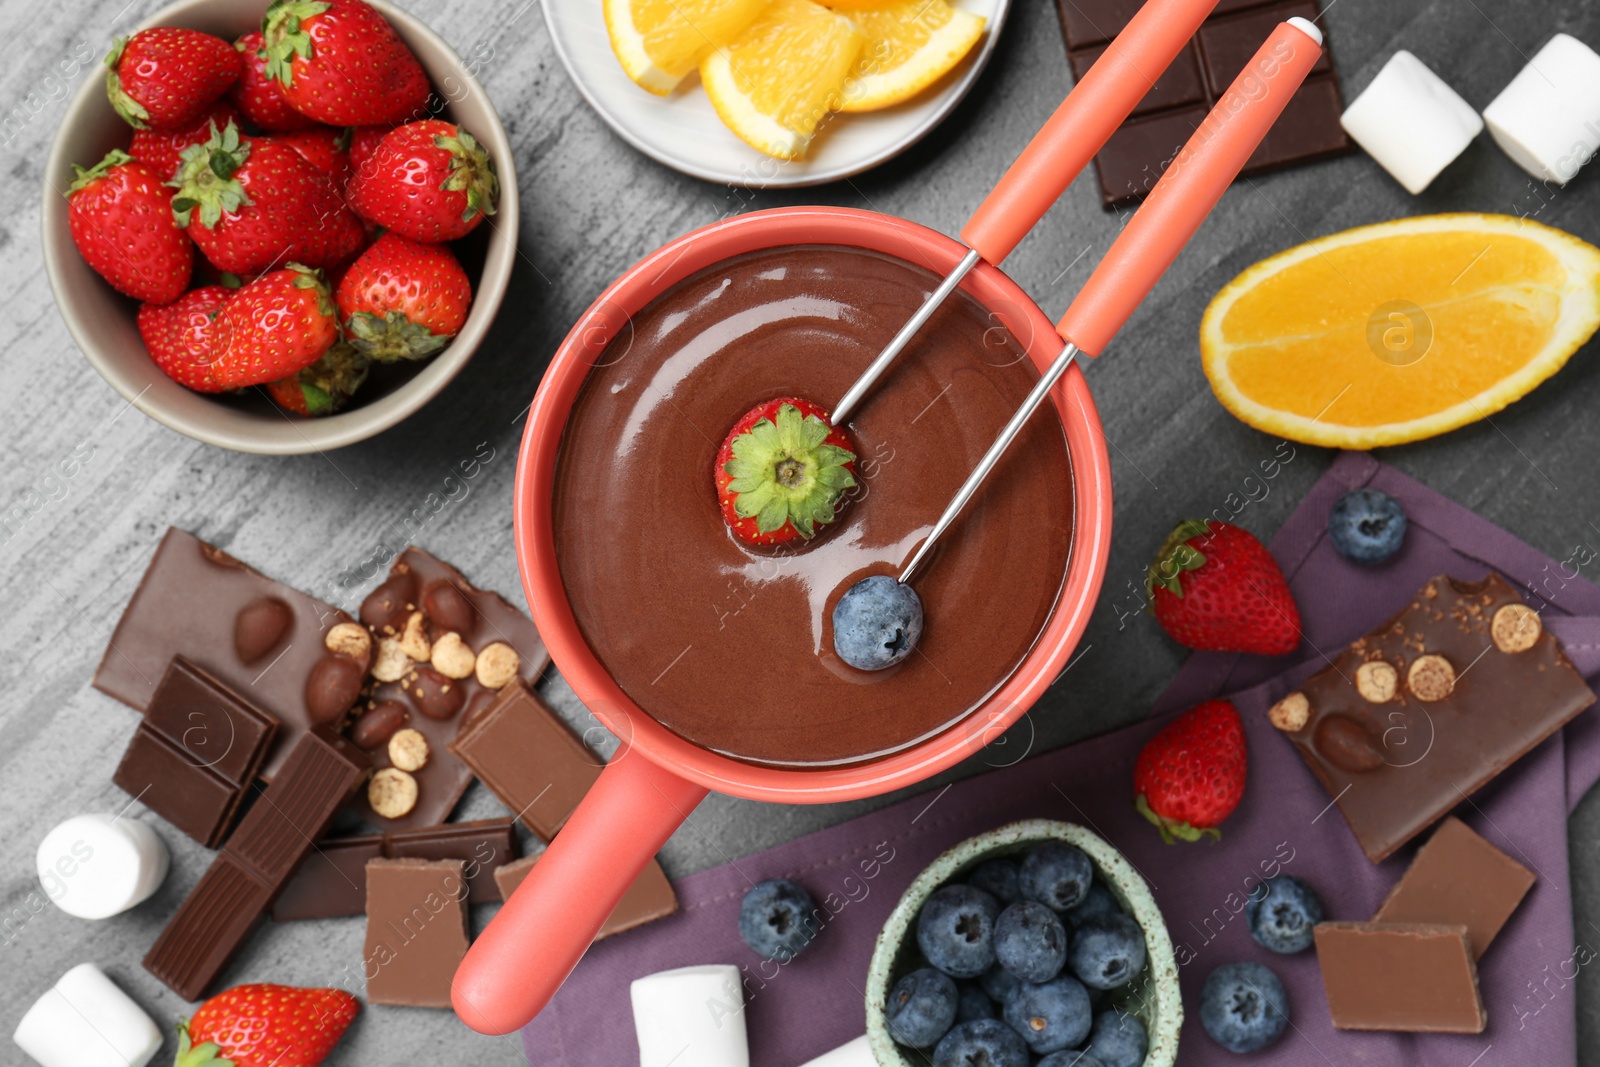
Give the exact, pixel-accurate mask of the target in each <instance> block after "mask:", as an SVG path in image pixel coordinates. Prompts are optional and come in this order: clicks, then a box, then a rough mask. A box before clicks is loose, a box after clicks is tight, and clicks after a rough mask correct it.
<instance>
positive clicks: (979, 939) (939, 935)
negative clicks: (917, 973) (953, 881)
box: [917, 885, 1000, 978]
mask: <svg viewBox="0 0 1600 1067" xmlns="http://www.w3.org/2000/svg"><path fill="white" fill-rule="evenodd" d="M999 914H1000V902H999V901H997V900H995V899H994V897H991V896H990V895H989V894H988V893H985V892H984V891H983V890H981V889H974V888H972V887H971V886H969V885H947V886H945V887H944V888H943V889H939V890H936V891H935V892H934V894H933V895H932V896H930V897H929V898H928V902H927V903H926V904H924V905H922V913H921V914H920V915H918V916H917V947H918V948H920V949H922V954H923V955H924V956H925V957H927V960H928V962H929V963H931V964H933V965H934V966H935V967H937V968H939V969H940V970H941V971H943V972H944V973H945V974H948V975H950V976H951V977H952V978H976V977H977V976H978V975H980V974H982V973H983V972H984V971H986V970H988V969H989V967H990V965H991V964H993V963H994V921H995V919H996V918H997V917H998V916H999Z"/></svg>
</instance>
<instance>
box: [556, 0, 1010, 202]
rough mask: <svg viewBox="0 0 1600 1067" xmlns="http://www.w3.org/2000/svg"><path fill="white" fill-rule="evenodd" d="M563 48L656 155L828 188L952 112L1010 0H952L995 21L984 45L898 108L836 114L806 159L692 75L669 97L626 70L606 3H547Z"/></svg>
mask: <svg viewBox="0 0 1600 1067" xmlns="http://www.w3.org/2000/svg"><path fill="white" fill-rule="evenodd" d="M541 6H542V7H543V8H544V18H545V23H546V24H547V25H548V26H549V27H550V37H551V39H552V40H553V41H554V42H555V46H556V54H557V55H559V56H560V57H561V61H562V62H563V63H565V64H566V67H567V73H569V74H571V75H572V80H573V82H574V83H576V84H577V86H578V91H579V92H581V93H582V94H583V96H584V99H586V100H588V101H589V103H590V105H591V106H593V107H594V109H595V110H596V111H598V112H599V113H600V117H601V118H603V119H605V120H606V122H607V124H609V125H610V126H611V128H612V129H613V130H615V131H617V134H618V135H619V136H620V137H622V139H623V140H625V141H627V142H628V143H629V144H631V145H633V147H635V148H637V149H638V150H639V151H641V152H643V153H644V154H645V155H647V156H649V157H651V158H652V159H655V160H658V161H659V162H661V163H665V164H666V165H667V166H669V167H672V168H673V169H675V170H681V171H683V172H684V173H685V174H692V175H694V176H695V177H696V178H704V179H705V180H706V181H711V182H721V183H726V184H729V185H749V186H756V187H759V188H772V187H776V186H799V185H819V184H821V183H823V182H830V181H835V180H837V179H839V178H847V177H849V176H850V175H852V174H859V173H861V172H862V171H864V170H866V169H867V168H868V167H875V166H877V165H878V164H879V163H882V162H883V161H884V160H886V159H889V158H891V157H892V156H895V155H897V154H899V153H900V152H903V151H905V150H906V149H907V148H909V147H911V145H913V144H915V143H916V142H917V141H918V140H919V139H920V138H922V137H923V136H924V135H925V134H926V133H927V132H928V131H929V130H931V129H933V128H934V127H935V126H937V125H938V124H939V121H940V120H941V119H943V118H944V117H945V116H946V115H948V114H949V113H950V112H951V110H952V109H954V108H955V106H956V104H957V103H959V102H960V101H961V98H962V97H963V96H965V95H966V94H967V90H968V89H970V88H972V83H973V82H974V81H976V80H977V78H978V75H979V74H980V73H982V71H983V67H984V64H986V63H987V62H988V61H989V55H990V53H991V52H993V51H994V45H995V41H997V40H998V39H999V36H1000V30H1001V28H1002V26H1003V25H1004V23H1005V18H1006V12H1007V10H1008V9H1009V8H1010V6H1011V0H951V6H952V7H958V8H962V9H963V10H966V11H970V12H972V13H973V14H975V15H982V16H983V17H984V18H986V19H988V25H987V26H985V27H984V32H983V38H982V40H980V41H979V42H978V45H977V47H976V48H974V49H973V50H972V51H971V52H968V53H967V55H966V56H965V57H964V58H963V59H962V61H961V62H960V63H959V64H957V66H956V68H955V69H954V70H952V71H951V72H950V73H948V74H946V75H945V76H944V77H943V78H942V79H940V81H939V82H938V83H937V84H936V85H933V86H931V87H930V88H928V89H926V90H925V91H923V93H922V94H921V95H919V96H917V97H916V99H914V100H910V101H907V102H906V103H904V104H901V105H899V106H898V107H892V108H886V109H884V110H883V111H873V112H867V113H865V114H859V115H845V114H838V115H832V116H830V117H829V118H828V120H827V122H826V123H825V124H824V126H823V129H822V131H821V132H819V133H818V134H817V137H816V140H815V141H813V142H812V144H811V149H810V151H809V152H808V153H807V157H806V158H805V159H803V160H796V161H793V162H783V161H781V160H776V159H772V158H770V157H768V156H765V155H762V154H761V153H760V152H757V151H756V150H755V149H754V148H751V147H750V146H749V145H747V144H745V143H744V142H743V141H741V140H739V138H737V137H735V136H734V135H733V133H732V132H731V131H729V130H728V128H727V127H726V126H724V125H723V124H722V122H721V120H719V119H718V118H717V113H716V112H715V111H714V110H713V109H712V107H711V101H710V100H708V99H707V98H706V94H705V90H704V89H702V88H701V87H700V77H699V75H697V74H690V75H689V76H688V77H687V78H685V79H684V81H683V84H682V85H680V86H679V87H678V88H677V90H676V91H675V92H673V93H672V95H670V96H665V97H661V96H655V95H653V94H651V93H647V92H645V91H644V90H643V89H641V88H639V87H638V86H637V85H635V84H633V82H631V81H629V80H628V76H627V75H626V74H624V73H623V72H622V67H621V65H620V64H619V63H618V62H617V57H616V56H615V55H613V54H612V51H611V41H610V39H609V38H608V37H607V36H606V20H605V15H604V13H603V10H602V6H601V0H545V3H544V4H543V5H541Z"/></svg>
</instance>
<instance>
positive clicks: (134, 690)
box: [94, 528, 365, 780]
mask: <svg viewBox="0 0 1600 1067" xmlns="http://www.w3.org/2000/svg"><path fill="white" fill-rule="evenodd" d="M352 621H353V620H352V619H351V618H350V616H348V615H346V614H345V613H344V612H342V611H339V610H338V609H336V608H334V607H332V606H331V605H329V604H325V603H323V602H322V601H320V600H316V599H314V598H312V597H309V596H306V595H305V594H304V593H301V592H299V591H298V590H295V589H291V588H289V587H288V586H286V585H284V584H282V583H281V582H275V581H273V580H272V579H271V578H268V577H266V576H264V575H262V574H259V573H257V572H256V571H254V570H251V569H250V568H249V567H247V566H245V565H244V564H243V563H240V562H239V561H238V560H236V559H234V558H233V557H232V556H230V555H228V554H227V553H226V552H223V551H222V550H221V549H219V548H215V547H213V546H211V545H208V544H206V543H205V542H203V541H200V540H198V539H196V538H195V537H193V536H191V535H189V534H187V533H184V532H183V531H182V530H179V529H176V528H173V529H169V530H168V531H167V534H166V536H165V537H164V538H162V540H161V544H160V546H159V547H158V548H157V549H156V552H155V556H154V557H153V558H152V559H151V560H150V565H149V567H147V568H146V569H145V573H144V577H143V578H142V579H141V580H140V582H139V588H138V589H136V590H135V591H134V594H133V597H132V599H131V600H129V601H128V606H127V608H126V609H125V610H124V611H123V613H122V618H121V620H120V621H119V622H118V623H117V628H116V631H115V632H114V633H113V634H112V635H111V641H110V643H109V645H108V646H107V648H106V653H105V656H104V657H103V658H102V659H101V661H100V666H99V668H98V669H97V670H96V671H95V676H94V684H95V687H96V688H97V689H99V690H101V691H102V692H104V693H107V694H109V695H111V696H113V697H116V698H117V699H118V700H120V701H122V702H123V703H124V704H127V705H128V706H129V707H132V708H134V709H135V710H137V711H147V710H148V709H149V707H150V703H151V700H152V699H153V698H154V696H155V691H156V685H157V683H158V682H159V681H160V680H161V678H162V676H163V674H164V673H165V672H166V670H167V664H168V663H170V662H171V661H172V660H173V658H174V657H176V656H183V657H184V658H185V659H187V660H189V661H190V662H191V663H193V664H194V665H195V666H197V667H199V668H200V669H201V670H203V671H205V672H206V673H207V674H209V675H211V676H212V677H213V678H215V679H216V680H217V681H219V682H220V683H221V684H222V685H223V686H226V687H227V688H228V689H230V690H232V691H233V692H234V693H236V694H242V695H244V696H246V697H248V699H249V702H250V703H251V704H252V705H254V706H255V707H256V708H258V709H260V710H261V711H262V712H265V713H266V714H267V715H269V716H271V717H272V718H274V719H276V720H277V722H278V735H277V739H276V740H275V741H274V742H273V743H272V745H271V746H270V749H269V751H268V753H267V757H266V762H265V764H264V765H263V767H262V769H261V772H260V773H261V777H263V778H266V779H268V780H270V779H271V778H272V777H273V776H274V775H276V774H277V772H278V770H279V768H280V767H282V766H283V762H284V760H285V759H286V758H287V756H288V753H289V750H290V748H292V747H293V745H294V743H295V742H296V741H297V740H298V739H299V738H300V737H301V736H302V735H304V734H305V732H306V731H307V730H309V729H310V728H311V727H312V726H315V725H319V724H320V725H328V726H334V725H336V724H337V722H338V720H339V719H340V718H341V717H342V716H343V714H344V712H345V711H346V710H348V708H349V707H350V705H351V704H353V703H354V702H355V700H356V698H357V697H358V696H359V694H360V683H361V676H362V673H363V671H364V669H365V663H364V662H357V661H355V660H354V659H352V657H350V656H346V655H341V654H338V653H335V652H333V651H331V650H330V649H328V648H327V647H326V645H325V643H324V642H325V640H326V639H327V635H328V631H329V630H331V629H332V628H333V627H334V626H336V625H338V624H339V623H349V622H352ZM335 683H342V685H341V684H335ZM313 686H316V687H317V693H316V701H315V704H316V706H317V707H318V708H319V710H320V712H321V714H318V715H314V714H313V713H312V711H311V710H310V708H311V707H312V706H313V705H312V703H311V702H308V690H309V689H310V688H311V687H313ZM341 700H342V701H343V707H331V706H330V704H329V702H330V701H331V702H332V704H333V705H337V704H338V703H339V702H340V701H341Z"/></svg>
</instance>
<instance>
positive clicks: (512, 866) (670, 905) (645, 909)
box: [494, 853, 678, 941]
mask: <svg viewBox="0 0 1600 1067" xmlns="http://www.w3.org/2000/svg"><path fill="white" fill-rule="evenodd" d="M540 855H541V853H535V854H534V855H532V856H524V857H522V858H521V859H520V860H517V861H516V862H515V863H508V864H506V865H505V866H504V867H501V868H500V869H499V870H497V871H495V872H494V880H495V881H496V882H498V883H499V884H500V896H501V897H502V898H509V897H510V896H511V894H512V893H514V892H516V889H517V886H519V885H521V884H522V880H523V879H524V878H526V877H528V872H530V871H532V870H533V865H534V864H535V863H537V862H538V861H539V856H540ZM677 910H678V895H677V894H676V893H674V892H673V891H672V883H671V882H669V881H667V873H666V872H665V871H663V870H662V869H661V864H659V863H657V862H656V861H655V860H654V859H652V860H651V861H650V862H649V863H647V864H645V867H644V870H642V871H640V872H639V877H637V878H635V879H634V880H633V884H632V885H631V886H629V887H628V891H627V892H626V893H624V894H622V899H621V900H619V901H617V906H616V908H615V909H614V910H613V911H612V912H611V915H610V917H609V918H607V919H606V921H605V923H604V925H602V926H601V927H600V932H599V933H597V934H595V935H594V939H595V940H596V941H599V940H600V939H601V938H605V937H610V936H611V935H612V934H620V933H622V931H624V930H632V929H633V928H634V927H635V926H643V925H644V924H645V923H647V922H651V921H653V920H656V919H662V918H665V917H666V916H668V915H671V914H672V913H673V912H675V911H677Z"/></svg>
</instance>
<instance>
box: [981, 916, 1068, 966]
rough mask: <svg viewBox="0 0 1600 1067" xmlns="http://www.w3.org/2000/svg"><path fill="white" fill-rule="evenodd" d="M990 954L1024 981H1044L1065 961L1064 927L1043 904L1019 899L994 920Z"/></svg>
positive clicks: (1065, 941) (1065, 930) (1065, 942)
mask: <svg viewBox="0 0 1600 1067" xmlns="http://www.w3.org/2000/svg"><path fill="white" fill-rule="evenodd" d="M994 955H995V959H997V960H999V961H1000V966H1002V967H1004V968H1005V969H1006V970H1008V971H1010V972H1011V973H1012V974H1014V975H1016V976H1017V977H1018V978H1020V979H1022V980H1023V981H1024V982H1048V981H1049V980H1050V979H1052V978H1054V977H1055V976H1056V975H1058V974H1060V973H1061V966H1062V964H1064V963H1066V961H1067V929H1066V927H1064V926H1062V925H1061V920H1060V919H1058V918H1056V913H1055V912H1053V911H1051V910H1050V909H1049V908H1047V907H1045V906H1044V905H1043V904H1040V903H1038V902H1037V901H1032V900H1019V901H1017V902H1016V903H1015V904H1013V905H1011V906H1010V907H1008V908H1007V909H1006V910H1005V911H1002V912H1001V913H1000V917H999V918H998V919H996V920H995V921H994Z"/></svg>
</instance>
